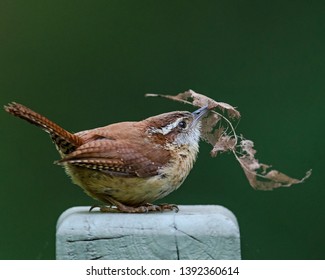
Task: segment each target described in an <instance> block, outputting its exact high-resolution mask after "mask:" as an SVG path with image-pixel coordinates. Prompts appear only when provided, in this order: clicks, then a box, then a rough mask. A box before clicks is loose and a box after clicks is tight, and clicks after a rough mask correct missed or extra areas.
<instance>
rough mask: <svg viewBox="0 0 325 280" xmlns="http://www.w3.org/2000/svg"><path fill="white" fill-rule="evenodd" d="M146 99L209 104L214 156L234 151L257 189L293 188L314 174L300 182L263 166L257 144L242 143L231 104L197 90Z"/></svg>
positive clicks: (204, 128) (204, 130)
mask: <svg viewBox="0 0 325 280" xmlns="http://www.w3.org/2000/svg"><path fill="white" fill-rule="evenodd" d="M146 96H154V97H164V98H168V99H171V100H175V101H179V102H183V103H187V104H191V105H193V106H197V107H203V106H206V105H208V108H209V110H210V112H211V113H210V114H208V115H207V116H206V117H205V118H204V119H203V120H202V122H201V123H202V125H201V137H202V139H204V140H205V141H206V142H208V143H209V144H211V145H212V146H213V148H212V150H211V156H217V155H218V153H222V152H227V151H231V152H232V153H233V154H234V156H235V158H236V159H237V161H238V162H239V163H240V165H241V167H242V168H243V170H244V173H245V175H246V177H247V179H248V181H249V183H250V185H251V186H252V187H253V188H254V189H257V190H272V189H275V188H279V187H290V186H291V185H294V184H299V183H303V182H304V181H305V180H306V179H307V178H308V177H309V176H310V175H311V170H309V171H307V172H306V175H305V177H304V178H302V179H300V180H299V179H295V178H291V177H289V176H288V175H286V174H284V173H281V172H279V171H277V170H269V169H270V167H271V166H269V165H267V164H263V163H259V161H258V159H256V158H255V154H256V150H255V149H254V142H253V141H251V140H248V139H243V136H241V137H240V138H241V139H243V140H241V141H240V143H239V144H238V136H237V134H236V131H235V129H234V126H233V124H232V122H231V120H232V121H234V120H239V119H240V113H239V111H237V110H236V109H235V107H233V106H231V105H229V104H227V103H224V102H217V101H215V100H213V99H211V98H209V97H207V96H205V95H203V94H199V93H196V92H194V91H193V90H188V91H185V92H183V93H179V94H177V95H175V96H173V95H162V94H146ZM215 109H218V110H220V111H221V112H222V113H223V114H220V113H219V112H217V111H215ZM225 113H226V114H227V115H228V116H229V119H228V118H227V117H226V116H225V115H224V114H225Z"/></svg>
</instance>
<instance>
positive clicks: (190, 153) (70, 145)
mask: <svg viewBox="0 0 325 280" xmlns="http://www.w3.org/2000/svg"><path fill="white" fill-rule="evenodd" d="M4 108H5V110H6V111H7V112H8V113H10V114H12V115H14V116H16V117H19V118H22V119H24V120H26V121H28V122H30V123H32V124H34V125H36V126H38V127H40V128H41V129H43V130H44V131H46V132H47V133H49V134H50V137H51V138H52V141H53V142H54V144H55V145H56V148H57V150H58V151H59V153H60V155H61V159H60V160H58V161H56V162H55V163H57V164H59V165H62V166H63V167H64V168H65V171H66V173H67V174H68V175H69V176H70V177H71V179H72V181H73V182H74V183H75V184H77V185H79V186H80V187H81V188H82V189H83V190H84V191H85V192H86V193H87V194H88V195H89V196H91V197H92V198H94V199H96V200H99V201H101V202H103V203H104V204H105V205H104V206H100V210H101V211H102V212H110V211H114V210H115V211H116V210H117V211H120V212H127V213H142V212H148V211H163V210H166V209H168V210H173V209H175V210H176V211H177V210H178V207H177V206H176V205H174V204H161V205H153V204H150V203H152V202H153V201H155V200H157V199H160V198H163V197H165V196H166V195H168V194H169V193H171V192H172V191H174V190H176V189H177V188H178V187H179V186H180V185H181V184H182V183H183V181H184V180H185V178H186V177H187V175H188V174H189V172H190V171H191V169H192V167H193V164H194V162H195V159H196V157H197V153H198V150H199V140H200V119H201V118H202V117H203V116H204V115H205V114H206V113H207V112H208V108H207V106H205V107H202V108H200V109H198V110H197V111H195V112H193V113H190V112H186V111H175V112H170V113H165V114H161V115H157V116H153V117H150V118H147V119H145V120H142V121H139V122H120V123H115V124H111V125H108V126H104V127H99V128H95V129H91V130H85V131H81V132H78V133H75V134H72V133H70V132H68V131H66V130H65V129H63V128H62V127H60V126H58V125H57V124H55V123H54V122H52V121H50V120H49V119H47V118H46V117H44V116H42V115H40V114H38V113H36V112H34V111H32V110H31V109H29V108H27V107H26V106H24V105H21V104H18V103H15V102H13V103H10V104H8V105H7V106H5V107H4ZM112 206H115V207H114V209H113V208H112ZM92 208H93V207H92ZM92 208H91V209H92ZM115 208H116V209H115Z"/></svg>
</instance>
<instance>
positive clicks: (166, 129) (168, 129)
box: [151, 118, 183, 135]
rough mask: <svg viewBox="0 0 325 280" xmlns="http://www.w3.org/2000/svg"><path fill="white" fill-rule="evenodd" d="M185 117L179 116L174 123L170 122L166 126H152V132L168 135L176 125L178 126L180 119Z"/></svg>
mask: <svg viewBox="0 0 325 280" xmlns="http://www.w3.org/2000/svg"><path fill="white" fill-rule="evenodd" d="M182 119H183V118H178V119H177V120H176V121H174V122H173V123H170V124H168V125H166V126H163V127H161V128H152V130H151V131H152V132H153V133H160V134H162V135H166V134H168V133H170V132H171V131H172V130H173V129H174V128H175V127H177V125H178V123H179V121H180V120H182Z"/></svg>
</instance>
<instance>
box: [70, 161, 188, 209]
mask: <svg viewBox="0 0 325 280" xmlns="http://www.w3.org/2000/svg"><path fill="white" fill-rule="evenodd" d="M80 169H81V167H77V166H71V165H68V166H66V172H67V174H68V175H69V176H70V177H71V179H72V181H73V182H74V183H75V184H77V185H78V186H80V187H81V188H82V189H83V190H84V191H85V192H86V193H87V194H88V195H89V196H91V197H92V198H94V199H96V200H99V201H102V202H104V203H108V200H107V197H111V198H113V199H115V200H117V201H118V202H121V203H123V204H124V205H128V206H139V205H142V204H145V203H151V202H153V201H155V200H157V199H160V198H163V197H165V196H166V195H168V194H169V193H171V192H172V191H174V190H176V189H177V188H178V187H179V186H180V185H181V184H182V183H183V181H184V180H185V178H186V177H187V175H188V173H189V170H188V171H186V172H184V171H185V170H182V169H176V170H177V172H176V174H173V175H168V176H167V175H156V176H153V177H150V178H138V177H132V178H128V177H112V176H110V175H108V174H105V173H102V172H98V171H94V170H89V169H86V168H82V169H83V170H80ZM174 173H175V172H174ZM168 174H169V173H168Z"/></svg>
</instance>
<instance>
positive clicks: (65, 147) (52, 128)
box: [4, 102, 83, 154]
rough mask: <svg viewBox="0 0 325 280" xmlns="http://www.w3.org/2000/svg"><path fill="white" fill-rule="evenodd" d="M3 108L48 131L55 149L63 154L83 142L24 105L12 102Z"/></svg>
mask: <svg viewBox="0 0 325 280" xmlns="http://www.w3.org/2000/svg"><path fill="white" fill-rule="evenodd" d="M4 109H5V110H6V112H8V113H9V114H11V115H13V116H16V117H18V118H21V119H24V120H26V121H28V122H29V123H31V124H34V125H36V126H38V127H40V128H41V129H43V130H44V131H46V132H47V133H49V134H50V136H51V138H52V140H53V142H54V143H55V144H56V146H57V149H58V150H59V151H60V152H61V153H63V154H69V153H71V152H72V151H74V150H75V149H76V148H77V147H79V146H81V145H82V144H83V140H82V138H80V137H78V136H76V135H74V134H72V133H70V132H68V131H66V130H65V129H63V128H62V127H60V126H58V125H57V124H56V123H54V122H52V121H50V120H49V119H47V118H46V117H44V116H42V115H40V114H38V113H36V112H34V111H33V110H31V109H29V108H27V107H26V106H24V105H21V104H19V103H16V102H12V103H9V104H8V105H7V106H4Z"/></svg>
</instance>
